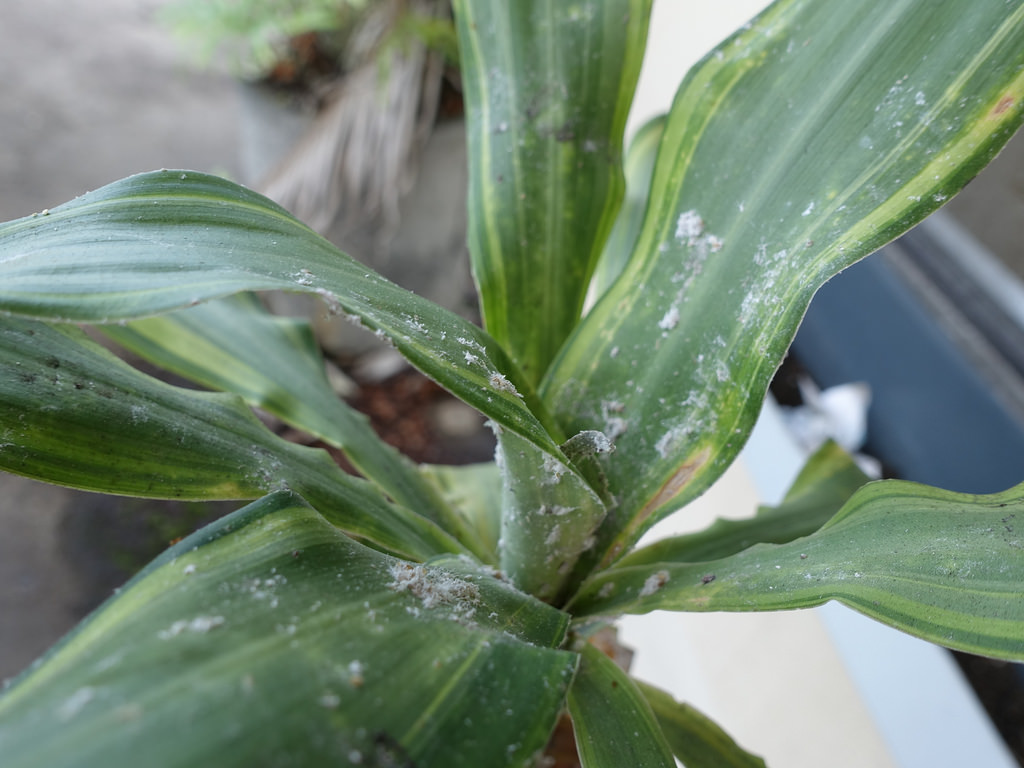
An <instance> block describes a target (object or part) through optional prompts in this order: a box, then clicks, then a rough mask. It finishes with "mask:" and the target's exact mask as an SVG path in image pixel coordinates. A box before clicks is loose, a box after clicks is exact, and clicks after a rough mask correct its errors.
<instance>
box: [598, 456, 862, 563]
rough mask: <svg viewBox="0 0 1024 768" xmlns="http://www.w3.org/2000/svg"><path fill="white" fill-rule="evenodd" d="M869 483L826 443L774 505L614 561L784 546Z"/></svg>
mask: <svg viewBox="0 0 1024 768" xmlns="http://www.w3.org/2000/svg"><path fill="white" fill-rule="evenodd" d="M867 482H868V477H867V475H865V474H864V473H863V472H861V470H860V468H859V467H858V466H857V464H856V463H855V462H854V461H853V459H852V458H851V457H850V455H849V454H848V453H847V452H846V451H844V450H843V449H842V448H840V447H839V446H838V445H837V444H836V443H834V442H828V443H826V444H825V445H823V446H822V447H821V448H820V449H819V450H818V452H817V453H815V454H814V455H813V456H812V457H811V458H810V459H809V460H808V462H807V465H806V466H805V467H804V468H803V470H801V472H800V475H799V476H798V477H797V479H796V481H795V482H794V483H793V487H792V488H790V490H789V493H787V494H786V498H785V499H784V500H783V501H782V503H781V504H779V505H778V506H777V507H761V508H760V509H759V510H758V512H757V514H756V515H755V516H754V517H751V518H746V519H740V520H722V519H720V520H716V521H715V522H714V523H713V524H711V525H710V526H708V527H707V528H705V529H704V530H703V531H699V532H697V533H690V534H684V535H682V536H673V537H671V538H668V539H662V540H661V541H657V542H655V543H654V544H651V545H649V546H646V547H643V548H642V549H638V550H636V551H635V552H631V553H630V554H629V555H627V556H626V557H624V558H622V560H620V561H619V563H618V564H619V565H623V566H627V565H642V564H644V563H660V562H677V563H678V562H700V561H702V560H717V559H718V558H721V557H727V556H729V555H733V554H736V553H737V552H742V551H743V550H744V549H747V548H748V547H752V546H754V545H755V544H761V543H767V544H785V543H786V542H789V541H792V540H793V539H797V538H800V537H802V536H809V535H810V534H812V533H814V532H815V531H816V530H818V529H819V528H821V526H823V525H825V523H827V522H828V521H829V520H830V519H832V518H833V517H834V516H835V515H836V513H837V512H838V511H839V510H840V509H841V508H842V506H843V504H845V503H846V502H847V500H848V499H849V498H850V497H851V496H852V495H853V493H854V491H856V490H857V489H858V488H860V487H861V486H863V485H864V484H865V483H867Z"/></svg>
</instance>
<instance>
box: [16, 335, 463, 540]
mask: <svg viewBox="0 0 1024 768" xmlns="http://www.w3.org/2000/svg"><path fill="white" fill-rule="evenodd" d="M0 425H2V426H0V469H3V470H6V471H8V472H14V473H16V474H20V475H25V476H27V477H32V478H36V479H40V480H47V481H49V482H53V483H58V484H61V485H68V486H72V487H75V488H82V489H85V490H92V491H101V492H105V493H116V494H123V495H131V496H146V497H151V498H167V499H252V498H257V497H259V496H262V495H264V494H265V493H267V492H269V491H272V490H276V489H280V488H291V489H292V490H295V491H297V492H301V493H302V494H303V495H304V496H305V497H307V498H308V499H309V500H310V501H311V502H312V503H313V504H314V505H315V506H316V507H317V508H318V509H320V510H321V511H322V512H323V513H324V514H325V515H326V516H327V518H328V519H329V520H330V521H331V522H332V523H334V524H335V525H337V526H339V527H340V528H342V529H343V530H345V531H347V532H348V533H350V534H352V535H353V536H355V537H357V538H360V539H363V540H367V541H370V542H374V543H375V544H376V545H377V546H379V547H383V548H385V549H387V550H390V551H392V552H396V553H402V554H405V555H406V556H408V557H412V558H414V559H423V558H427V557H430V556H431V555H435V554H438V553H440V552H451V551H455V552H458V551H461V547H460V546H459V544H458V543H457V542H455V540H454V539H452V538H451V537H450V536H448V535H447V534H446V533H444V532H443V531H442V530H441V529H440V528H438V527H437V526H436V525H434V524H433V523H431V522H430V521H429V520H427V519H425V518H423V517H420V516H419V515H417V514H413V513H411V512H409V511H407V510H405V509H402V508H400V507H398V506H396V505H394V504H392V503H390V502H389V501H388V500H387V499H386V498H385V497H384V495H383V494H382V493H381V492H380V491H379V490H378V489H377V488H375V487H374V486H372V485H370V484H369V483H367V482H366V481H364V480H361V479H358V478H355V477H352V476H351V475H347V474H345V473H344V472H342V471H341V470H340V469H339V468H338V467H337V465H335V464H334V462H333V461H332V460H331V458H330V457H329V456H328V455H327V454H326V453H325V452H323V451H319V450H314V449H311V448H305V447H303V446H300V445H296V444H294V443H291V442H288V441H286V440H283V439H281V438H279V437H277V436H276V435H274V434H273V433H272V432H270V431H269V430H267V429H266V427H264V426H263V425H262V424H261V423H260V422H259V421H258V420H257V419H256V417H255V416H253V414H252V412H251V411H250V410H249V408H248V407H247V406H246V405H245V404H244V403H242V402H241V400H239V399H238V398H237V397H235V396H233V395H226V394H222V393H209V392H196V391H193V390H188V389H181V388H178V387H173V386H170V385H168V384H164V383H162V382H160V381H157V380H156V379H154V378H152V377H150V376H147V375H145V374H142V373H140V372H139V371H136V370H135V369H134V368H131V367H130V366H128V365H127V364H125V363H123V362H122V361H121V360H119V359H118V358H116V357H114V356H113V355H112V354H110V353H109V352H108V351H106V350H105V349H103V348H102V347H100V346H99V345H97V344H96V343H94V342H92V341H91V340H90V339H88V338H87V337H86V336H85V334H84V333H82V332H81V331H79V330H78V329H77V328H75V327H73V326H64V327H59V328H55V327H52V326H48V325H45V324H43V323H37V322H34V321H31V320H18V319H14V318H0Z"/></svg>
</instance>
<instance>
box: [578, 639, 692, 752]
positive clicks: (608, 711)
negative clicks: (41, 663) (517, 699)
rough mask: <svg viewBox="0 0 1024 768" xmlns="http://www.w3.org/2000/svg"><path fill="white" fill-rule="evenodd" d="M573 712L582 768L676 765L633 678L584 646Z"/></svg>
mask: <svg viewBox="0 0 1024 768" xmlns="http://www.w3.org/2000/svg"><path fill="white" fill-rule="evenodd" d="M569 715H570V716H571V717H572V727H573V732H574V733H575V734H576V745H577V748H578V749H579V755H580V762H581V763H582V764H583V768H622V766H627V765H629V766H643V768H658V766H664V768H674V766H675V764H676V763H675V760H673V759H672V751H671V750H670V749H669V746H668V744H667V743H666V741H665V736H664V735H663V734H662V732H661V729H660V728H659V727H658V723H657V721H656V720H655V719H654V713H653V712H652V711H651V707H650V705H649V704H648V703H647V700H646V699H645V698H644V696H643V694H642V693H641V692H640V690H639V689H638V688H637V687H636V684H635V683H634V681H633V680H632V679H631V678H630V677H629V675H627V674H626V673H625V672H623V671H622V670H621V669H619V667H617V666H616V665H615V662H614V661H612V660H611V659H609V658H608V657H607V656H605V655H604V654H603V653H601V651H599V650H598V649H597V648H595V647H594V646H592V645H589V644H588V645H585V646H584V647H583V652H582V661H581V662H580V669H579V673H578V674H577V675H576V679H575V680H574V681H573V684H572V687H571V688H570V689H569Z"/></svg>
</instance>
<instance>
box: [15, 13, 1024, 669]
mask: <svg viewBox="0 0 1024 768" xmlns="http://www.w3.org/2000/svg"><path fill="white" fill-rule="evenodd" d="M162 4H163V0H102V2H99V1H97V2H89V3H69V2H66V0H5V2H4V3H3V9H2V12H0V75H2V77H0V220H7V219H11V218H15V217H18V216H23V215H27V214H29V213H32V212H34V211H38V210H41V209H43V208H48V207H53V206H55V205H57V204H59V203H61V202H64V201H66V200H69V199H71V198H72V197H75V196H76V195H79V194H81V193H82V192H84V191H87V190H90V189H94V188H96V187H98V186H101V185H103V184H105V183H107V182H110V181H113V180H115V179H117V178H120V177H122V176H126V175H128V174H131V173H135V172H139V171H144V170H150V169H154V168H161V167H181V168H192V169H197V170H206V171H214V172H219V173H225V174H228V175H230V176H233V177H235V178H240V179H241V180H243V181H251V180H246V179H244V177H243V175H242V165H241V158H240V153H239V136H240V125H239V112H240V104H239V97H238V92H237V89H236V86H235V83H234V82H233V81H232V80H231V79H230V78H229V77H226V76H223V75H216V74H209V73H205V72H203V73H201V72H198V71H197V70H196V69H195V68H193V67H192V66H190V65H189V64H187V63H185V62H184V61H183V57H182V56H181V54H180V51H179V49H178V47H177V46H176V44H175V43H174V41H173V40H171V39H170V37H169V35H168V34H167V33H166V31H165V30H163V29H162V28H161V27H160V26H159V25H158V24H157V23H156V20H155V16H154V14H155V11H156V10H157V8H158V7H159V6H161V5H162ZM951 209H952V210H953V211H954V212H955V213H957V214H958V215H960V216H962V217H963V218H964V220H965V221H966V222H967V223H968V225H972V226H973V228H974V230H975V234H976V236H978V237H979V238H980V239H981V240H982V241H983V242H985V243H986V244H987V245H988V246H989V247H990V248H993V249H994V250H995V251H996V252H997V253H998V254H999V255H1000V256H1001V257H1002V258H1003V259H1004V260H1005V261H1006V262H1007V263H1008V264H1009V265H1011V267H1012V268H1013V269H1015V270H1016V271H1017V272H1018V274H1020V275H1021V276H1022V277H1024V251H1022V249H1021V247H1020V228H1019V222H1020V221H1022V220H1024V138H1018V139H1016V140H1015V141H1014V142H1013V143H1012V146H1011V148H1010V149H1009V150H1008V151H1007V152H1006V153H1005V154H1004V156H1003V157H1002V158H1000V160H999V161H998V162H997V164H996V165H995V166H994V167H993V168H992V169H991V170H990V171H988V172H987V173H986V174H985V175H984V176H983V178H981V179H979V180H977V181H975V182H974V183H973V184H972V185H971V186H970V187H969V189H968V191H967V192H965V193H964V195H963V196H962V197H961V198H960V199H958V200H956V201H954V203H953V205H952V208H951ZM998 211H1002V212H1003V213H1002V214H998V213H997V212H998ZM96 498H97V497H95V496H91V495H88V494H80V493H76V492H72V491H67V490H63V489H57V488H52V487H49V486H44V485H41V484H38V483H34V482H30V481H26V480H22V479H20V478H16V477H13V476H10V475H0V679H3V678H6V677H9V676H11V675H13V674H16V673H17V672H18V671H20V670H21V669H23V668H24V667H25V666H26V665H27V664H28V663H30V662H31V661H32V660H33V659H34V658H35V657H36V656H37V655H38V654H39V653H41V652H42V651H43V650H44V649H45V648H47V647H48V646H49V645H50V644H51V643H52V642H54V641H55V640H56V639H57V638H59V637H60V636H61V635H62V634H63V633H64V632H65V631H67V630H68V629H69V628H70V627H71V626H73V624H74V623H75V622H76V621H77V620H78V619H79V618H80V617H81V616H82V615H83V613H84V612H85V611H86V610H88V609H89V608H91V607H92V606H93V605H94V604H95V603H96V600H97V599H99V598H100V597H102V596H103V595H105V594H108V593H109V590H110V589H111V588H112V587H113V586H114V585H115V584H116V583H117V579H118V578H121V576H119V574H122V573H123V572H124V571H123V570H119V568H122V566H123V567H124V568H127V567H130V565H131V564H120V565H117V566H116V567H111V566H110V565H109V564H106V565H104V564H103V563H102V562H98V561H97V558H96V557H95V554H96V553H101V552H103V551H104V548H103V543H104V540H106V539H107V538H109V535H108V532H109V529H107V530H104V526H110V525H118V524H119V523H118V520H119V518H118V510H119V509H120V510H122V511H126V512H129V513H130V512H131V508H130V507H131V505H130V504H129V503H128V502H125V504H124V505H121V506H120V507H118V508H117V509H115V510H113V511H111V510H110V509H109V508H104V509H103V510H102V511H98V510H97V507H96V502H95V500H96ZM90 510H92V511H91V512H90ZM171 513H173V515H175V516H176V519H179V520H185V521H188V520H192V519H193V518H194V517H195V519H198V517H197V516H198V515H201V514H202V513H201V512H194V511H193V510H189V509H184V510H183V509H180V508H177V509H174V510H171ZM150 533H151V532H147V531H136V534H133V535H138V536H143V537H145V536H149V535H150ZM83 542H84V543H83Z"/></svg>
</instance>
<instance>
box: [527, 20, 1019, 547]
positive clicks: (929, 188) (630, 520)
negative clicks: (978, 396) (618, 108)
mask: <svg viewBox="0 0 1024 768" xmlns="http://www.w3.org/2000/svg"><path fill="white" fill-rule="evenodd" d="M1022 119H1024V3H1022V2H1020V0H1015V1H1013V2H1004V1H1003V0H942V1H941V2H937V1H936V0H898V1H892V0H871V1H870V2H869V1H868V0H864V2H855V3H851V2H846V1H845V0H813V1H809V0H781V1H780V2H777V3H775V4H774V5H772V6H771V7H770V8H769V9H768V10H767V11H766V12H765V13H764V14H763V15H762V16H760V17H759V18H758V19H756V20H755V21H754V22H752V23H751V24H750V25H748V26H747V27H746V28H745V29H743V30H742V31H740V32H739V33H738V34H737V35H736V36H734V37H733V38H731V39H730V40H728V41H727V42H726V43H725V44H723V45H722V46H721V47H720V48H719V49H718V50H716V51H714V52H713V53H712V54H710V55H709V56H708V57H707V58H705V59H704V60H703V62H701V63H700V64H699V65H698V66H697V67H696V68H695V69H694V70H693V71H691V73H690V75H688V77H687V79H686V80H685V81H684V83H683V85H682V86H681V88H680V90H679V92H678V94H677V96H676V100H675V103H674V104H673V107H672V110H671V113H670V115H669V118H668V122H667V124H666V127H665V135H664V138H663V140H662V142H661V147H660V150H659V155H658V166H657V170H656V172H655V175H654V180H653V184H652V188H651V195H650V203H649V206H648V209H647V217H646V219H645V221H644V225H643V228H642V231H641V234H640V237H639V240H638V244H637V249H636V252H635V254H634V256H633V258H632V260H631V261H630V263H629V265H628V267H627V269H626V270H625V272H624V273H623V275H622V276H621V278H620V279H619V281H618V282H617V283H616V284H615V285H614V286H613V287H612V288H611V289H610V291H609V292H608V293H607V294H606V295H605V297H604V299H603V300H602V301H601V302H600V303H599V304H598V305H597V306H596V307H595V308H594V309H593V310H592V311H591V312H590V314H589V315H588V316H587V317H586V318H585V319H584V321H583V323H582V325H581V327H580V328H579V331H578V333H576V334H575V335H574V336H573V337H572V338H571V339H570V341H569V342H568V343H567V346H566V347H565V348H564V350H563V352H562V354H561V356H560V357H559V359H558V360H557V361H556V363H555V364H554V366H553V368H552V371H551V373H550V375H549V377H548V379H547V380H546V382H545V384H544V386H543V388H542V392H543V394H544V396H545V398H546V401H547V402H548V403H549V405H550V406H551V408H552V410H553V411H554V412H555V414H556V417H557V418H558V419H559V420H560V421H561V423H562V425H563V427H564V429H565V430H566V432H568V433H570V434H571V433H573V432H576V431H580V430H583V429H601V430H604V431H605V432H606V433H607V434H609V436H615V438H616V447H617V450H616V451H615V453H614V454H613V455H612V456H611V457H610V458H609V460H608V461H607V463H606V464H607V466H606V469H607V474H608V478H609V483H610V486H611V490H612V492H613V493H615V494H616V495H618V496H619V498H620V500H621V509H620V513H619V514H618V515H617V516H614V517H609V521H610V524H609V525H608V526H607V527H606V529H605V530H604V531H603V533H602V538H601V550H602V551H603V552H604V560H603V561H604V562H605V563H608V562H612V561H613V560H614V559H615V558H617V557H619V556H620V555H621V554H623V553H624V552H625V551H626V550H627V548H628V547H629V546H630V545H631V544H632V543H634V542H635V541H636V539H637V538H638V537H639V535H640V534H641V533H642V532H643V531H644V530H645V529H646V528H647V527H649V525H651V524H652V523H653V522H654V521H656V520H657V519H659V518H660V517H662V516H664V515H665V514H667V513H668V512H670V511H672V510H674V509H678V508H679V507H680V506H682V505H683V504H684V503H686V502H687V501H688V500H690V499H692V498H694V497H695V496H697V495H698V494H700V493H701V492H702V491H703V490H704V489H705V488H707V487H708V486H709V485H710V483H711V482H712V481H713V480H714V479H715V478H716V477H718V476H719V475H720V474H721V472H722V471H724V469H725V468H726V467H727V466H728V465H729V464H730V463H731V461H732V459H733V458H734V457H735V456H736V454H737V452H738V451H739V449H740V447H741V446H742V445H743V443H744V441H745V439H746V436H747V435H748V434H749V432H750V429H751V428H752V426H753V423H754V421H755V418H756V415H757V412H758V410H759V408H760V404H761V401H762V398H763V396H764V393H765V391H766V389H767V385H768V381H769V379H770V377H771V375H772V374H773V372H774V371H775V369H776V367H777V366H778V364H779V362H780V361H781V359H782V357H783V355H784V353H785V350H786V348H787V346H788V344H789V342H790V340H791V339H792V337H793V334H794V333H795V330H796V327H797V324H798V323H799V321H800V319H801V317H802V316H803V313H804V311H805V309H806V307H807V305H808V303H809V301H810V299H811V296H812V295H813V293H814V292H815V291H816V290H817V288H818V287H819V286H820V285H821V284H822V283H823V282H824V281H825V280H827V279H828V278H829V277H830V276H831V275H833V274H835V273H836V272H838V271H839V270H841V269H843V268H844V267H846V266H847V265H849V264H851V263H853V262H854V261H856V260H857V259H859V258H861V257H863V256H866V255H867V254H869V253H871V252H872V251H874V250H875V249H877V248H878V247H880V246H881V245H883V244H884V243H885V242H887V241H888V240H890V239H892V238H893V237H895V236H896V235H898V234H899V233H900V232H902V231H904V230H906V229H907V228H908V227H910V226H911V225H912V224H914V223H915V222H917V221H919V220H920V219H922V218H923V217H924V216H926V215H927V214H928V213H929V212H931V211H932V210H934V209H935V208H937V207H938V206H939V205H940V204H941V203H942V201H944V200H945V199H947V198H948V197H949V196H951V195H952V194H954V193H955V192H956V191H957V190H959V189H960V188H961V187H962V186H963V185H964V184H965V183H966V182H967V181H968V180H969V179H970V178H971V177H972V176H974V175H975V174H976V173H977V172H978V171H979V170H980V169H981V168H982V167H983V166H984V165H985V163H986V162H988V160H990V159H991V158H992V157H993V156H994V155H995V153H996V152H997V151H998V150H999V148H1000V147H1001V146H1002V145H1003V144H1004V143H1005V142H1006V141H1007V140H1008V139H1009V137H1010V136H1011V135H1012V134H1013V132H1014V131H1015V130H1016V129H1017V127H1018V126H1019V125H1020V124H1021V121H1022Z"/></svg>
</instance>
